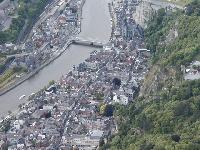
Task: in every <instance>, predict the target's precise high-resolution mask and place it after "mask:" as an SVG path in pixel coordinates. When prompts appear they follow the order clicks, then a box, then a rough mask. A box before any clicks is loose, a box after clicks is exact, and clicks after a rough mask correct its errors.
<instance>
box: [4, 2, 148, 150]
mask: <svg viewBox="0 0 200 150" xmlns="http://www.w3.org/2000/svg"><path fill="white" fill-rule="evenodd" d="M110 5H112V9H111V13H112V14H113V16H118V17H119V16H121V17H125V18H128V16H127V14H124V11H126V10H127V8H129V7H134V6H135V5H137V3H135V2H134V1H131V0H129V1H128V3H127V2H126V0H124V1H123V2H122V3H119V5H114V4H110ZM118 7H119V8H118ZM121 8H122V10H120V11H119V12H118V11H116V10H118V9H121ZM130 9H131V8H130ZM123 15H124V16H123ZM112 21H113V29H117V28H119V29H120V35H115V34H112V37H111V41H110V42H109V43H108V44H107V45H105V46H104V47H103V49H100V50H99V49H98V50H95V51H93V52H92V53H90V56H89V58H87V59H86V60H85V61H84V62H83V63H81V64H79V65H78V66H74V67H73V69H72V70H71V71H70V72H69V73H68V74H66V75H63V76H62V77H61V78H60V80H59V81H58V82H55V83H54V82H52V83H51V85H49V86H48V87H47V88H45V89H43V90H41V91H39V92H38V93H36V94H35V93H33V94H32V95H31V96H30V97H29V101H28V103H27V104H24V105H20V106H19V111H18V112H17V113H16V114H15V115H10V116H8V117H7V118H6V119H4V120H3V121H2V122H1V124H0V129H1V131H2V132H0V147H1V148H3V147H4V148H5V147H6V148H7V149H9V150H14V149H30V150H38V149H45V150H55V149H60V150H72V149H79V150H95V149H98V147H99V144H100V143H101V144H102V143H106V142H107V140H108V138H110V136H111V135H113V134H115V133H117V131H118V129H117V123H116V122H117V121H116V118H115V117H114V116H113V109H112V108H113V107H110V108H109V111H107V112H103V113H102V111H105V109H104V110H102V109H103V108H105V107H106V106H114V105H115V104H116V103H117V104H121V105H128V104H129V103H131V102H133V101H134V97H135V96H137V94H138V91H139V88H140V85H141V83H142V81H143V79H144V76H145V74H146V73H147V71H148V69H149V68H148V60H149V57H150V51H149V50H147V49H142V47H143V46H144V44H143V37H142V34H141V31H140V28H138V27H137V25H136V24H135V23H134V20H132V23H130V24H129V22H127V25H128V26H129V25H130V26H132V27H135V28H134V33H133V32H131V34H130V33H128V34H121V33H122V31H123V32H124V29H123V27H124V24H123V21H124V20H123V21H121V20H120V18H115V19H114V18H112ZM115 24H116V25H117V26H116V25H115ZM40 31H41V30H40ZM130 37H131V38H130ZM133 43H134V45H133ZM53 46H54V45H53Z"/></svg>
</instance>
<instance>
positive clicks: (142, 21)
mask: <svg viewBox="0 0 200 150" xmlns="http://www.w3.org/2000/svg"><path fill="white" fill-rule="evenodd" d="M153 12H154V9H153V8H152V7H151V4H150V3H148V2H144V1H142V2H141V3H139V5H138V6H137V7H136V11H135V13H134V14H133V18H134V19H135V22H136V23H137V24H139V25H140V26H141V27H143V28H146V26H147V25H146V23H147V21H148V20H149V19H150V18H151V16H152V13H153Z"/></svg>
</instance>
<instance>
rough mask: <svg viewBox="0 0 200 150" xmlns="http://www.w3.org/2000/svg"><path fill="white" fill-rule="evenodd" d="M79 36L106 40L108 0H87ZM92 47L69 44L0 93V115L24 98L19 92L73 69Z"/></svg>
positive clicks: (32, 89) (34, 89) (34, 88)
mask: <svg viewBox="0 0 200 150" xmlns="http://www.w3.org/2000/svg"><path fill="white" fill-rule="evenodd" d="M82 17H83V19H82V27H81V33H80V34H79V37H80V38H84V39H92V40H97V41H102V42H107V41H108V40H109V37H110V33H111V27H110V15H109V11H108V0H86V3H85V5H84V7H83V13H82ZM93 50H94V48H91V47H84V46H77V45H71V46H70V47H69V48H68V49H66V51H65V52H64V53H63V54H62V55H61V56H60V57H59V58H57V59H56V60H55V61H53V62H52V63H51V64H49V65H48V66H46V67H45V68H43V69H42V70H41V71H39V72H38V73H37V74H36V75H34V76H33V77H32V78H30V79H29V80H27V81H25V82H23V83H22V84H21V85H19V86H17V87H16V88H14V89H12V90H11V91H9V92H7V93H5V94H4V95H2V96H0V116H3V115H6V114H7V112H8V111H9V110H10V111H15V110H17V108H18V105H19V104H21V103H24V102H26V99H22V100H19V97H20V96H21V95H26V96H29V95H30V94H31V93H35V92H37V91H39V90H40V89H42V88H43V87H44V86H46V85H47V84H48V83H49V81H51V80H59V78H60V77H61V76H62V75H64V74H66V73H67V72H68V71H69V70H71V69H72V67H73V65H77V64H79V63H81V62H83V61H84V60H85V59H86V58H87V57H89V54H90V52H92V51H93Z"/></svg>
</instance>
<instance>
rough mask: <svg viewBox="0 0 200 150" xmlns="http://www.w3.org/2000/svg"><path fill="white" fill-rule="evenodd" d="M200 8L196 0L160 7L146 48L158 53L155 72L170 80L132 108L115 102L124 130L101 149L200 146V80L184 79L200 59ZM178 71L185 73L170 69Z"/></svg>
mask: <svg viewBox="0 0 200 150" xmlns="http://www.w3.org/2000/svg"><path fill="white" fill-rule="evenodd" d="M199 10H200V2H199V1H193V2H192V3H190V4H188V5H187V7H186V8H185V10H177V11H176V12H171V11H166V10H165V9H160V10H159V11H158V12H157V13H155V14H154V17H153V18H152V20H150V21H149V23H148V27H147V29H146V30H145V39H146V46H147V48H148V49H150V50H151V51H152V61H151V63H152V64H151V69H150V72H149V74H150V73H151V72H153V71H154V72H155V73H154V75H155V76H156V75H159V74H161V73H160V72H162V74H164V75H165V78H163V79H162V85H161V86H160V88H159V89H160V90H155V91H154V92H153V96H152V95H150V94H149V93H146V95H142V96H140V97H137V98H136V99H134V101H133V102H132V103H131V104H129V105H128V106H121V105H115V111H114V116H115V118H116V120H117V123H118V130H119V132H118V133H117V134H116V135H114V136H112V137H110V138H109V139H108V143H107V144H103V145H102V146H101V149H106V148H109V149H111V150H124V149H126V150H151V149H153V150H173V149H174V150H199V149H200V136H199V135H200V80H190V81H189V80H187V81H186V80H184V79H183V74H182V72H181V69H180V68H181V65H188V64H189V63H191V62H192V61H194V60H197V61H199V60H200V53H199V51H200V42H199V41H200V25H199V24H200V16H199V15H200V13H199ZM154 68H159V69H158V70H159V71H155V70H153V69H154ZM172 69H173V70H175V74H178V75H179V77H176V76H174V77H172V76H169V75H168V74H167V73H166V72H169V70H172ZM146 78H147V79H145V80H148V78H149V76H147V77H146ZM170 79H172V80H170ZM169 81H170V82H169ZM153 82H156V81H151V83H153ZM144 86H145V88H150V84H144Z"/></svg>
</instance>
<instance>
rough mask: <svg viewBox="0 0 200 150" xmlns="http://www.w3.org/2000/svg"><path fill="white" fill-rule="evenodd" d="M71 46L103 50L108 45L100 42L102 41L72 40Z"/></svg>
mask: <svg viewBox="0 0 200 150" xmlns="http://www.w3.org/2000/svg"><path fill="white" fill-rule="evenodd" d="M71 44H76V45H82V46H91V47H98V48H102V47H103V46H104V45H105V44H106V43H103V42H100V41H93V40H87V39H81V38H75V39H72V40H71Z"/></svg>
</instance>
